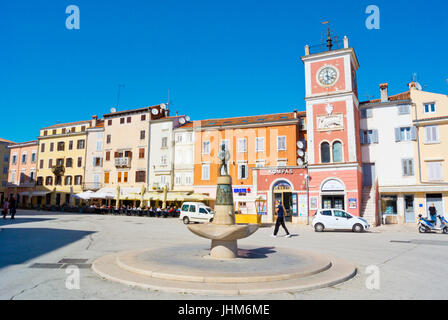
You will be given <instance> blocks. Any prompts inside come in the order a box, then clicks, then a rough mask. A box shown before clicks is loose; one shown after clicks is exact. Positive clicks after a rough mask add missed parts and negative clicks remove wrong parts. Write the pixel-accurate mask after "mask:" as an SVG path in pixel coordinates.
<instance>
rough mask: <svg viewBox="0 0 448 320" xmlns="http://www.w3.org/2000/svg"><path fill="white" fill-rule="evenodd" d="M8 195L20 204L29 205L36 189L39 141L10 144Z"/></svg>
mask: <svg viewBox="0 0 448 320" xmlns="http://www.w3.org/2000/svg"><path fill="white" fill-rule="evenodd" d="M9 149H10V157H9V172H8V186H7V187H8V191H7V194H8V196H10V197H11V196H14V197H16V199H17V200H18V204H19V206H22V207H24V206H28V205H29V204H30V203H31V202H30V201H31V197H32V193H33V191H34V186H35V180H36V170H37V149H38V142H37V141H29V142H23V143H17V144H14V145H11V146H9Z"/></svg>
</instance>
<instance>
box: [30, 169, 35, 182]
mask: <svg viewBox="0 0 448 320" xmlns="http://www.w3.org/2000/svg"><path fill="white" fill-rule="evenodd" d="M35 177H36V172H34V171H30V182H34V178H35Z"/></svg>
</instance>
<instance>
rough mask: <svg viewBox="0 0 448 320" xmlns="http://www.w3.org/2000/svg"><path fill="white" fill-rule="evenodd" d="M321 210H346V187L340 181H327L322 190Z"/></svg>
mask: <svg viewBox="0 0 448 320" xmlns="http://www.w3.org/2000/svg"><path fill="white" fill-rule="evenodd" d="M320 191H321V209H330V208H335V209H341V210H345V186H344V184H343V183H342V182H341V181H340V180H338V179H334V178H333V179H328V180H326V181H325V182H324V183H323V184H322V186H321V188H320Z"/></svg>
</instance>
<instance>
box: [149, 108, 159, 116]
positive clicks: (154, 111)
mask: <svg viewBox="0 0 448 320" xmlns="http://www.w3.org/2000/svg"><path fill="white" fill-rule="evenodd" d="M151 113H152V114H153V115H155V116H156V115H158V114H159V110H157V109H152V110H151Z"/></svg>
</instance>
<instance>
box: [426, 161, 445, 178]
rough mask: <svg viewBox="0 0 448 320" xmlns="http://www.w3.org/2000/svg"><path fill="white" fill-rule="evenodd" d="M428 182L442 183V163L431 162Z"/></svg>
mask: <svg viewBox="0 0 448 320" xmlns="http://www.w3.org/2000/svg"><path fill="white" fill-rule="evenodd" d="M427 170H428V180H430V181H440V180H443V172H442V170H443V169H442V161H431V162H428V163H427Z"/></svg>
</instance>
